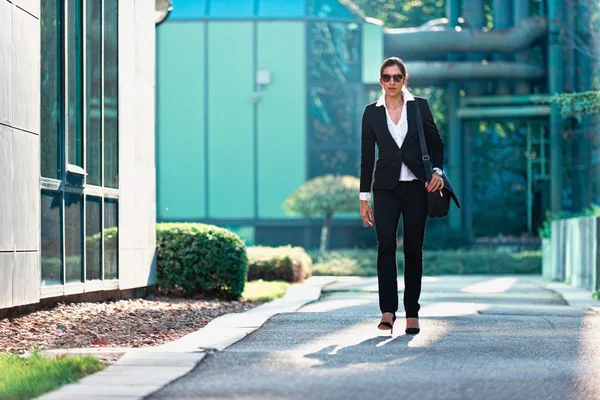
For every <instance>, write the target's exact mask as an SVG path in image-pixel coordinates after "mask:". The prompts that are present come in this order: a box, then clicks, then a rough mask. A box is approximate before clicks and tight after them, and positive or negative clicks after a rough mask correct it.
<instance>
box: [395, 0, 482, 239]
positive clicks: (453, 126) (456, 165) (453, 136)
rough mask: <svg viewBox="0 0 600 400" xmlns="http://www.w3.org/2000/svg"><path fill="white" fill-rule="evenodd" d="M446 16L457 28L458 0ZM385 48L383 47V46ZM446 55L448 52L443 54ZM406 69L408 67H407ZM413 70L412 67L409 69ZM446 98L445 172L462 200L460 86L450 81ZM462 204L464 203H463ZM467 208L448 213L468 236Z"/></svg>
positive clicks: (448, 6) (449, 5)
mask: <svg viewBox="0 0 600 400" xmlns="http://www.w3.org/2000/svg"><path fill="white" fill-rule="evenodd" d="M446 16H447V17H448V25H449V27H450V28H451V29H454V28H455V27H457V26H458V18H459V17H460V3H459V0H449V1H447V3H446ZM384 48H385V45H384ZM445 53H446V54H448V51H446V52H445ZM458 60H459V54H456V53H454V54H452V53H450V54H448V61H449V62H448V63H444V64H454V63H453V62H455V61H458ZM428 65H431V63H428ZM407 68H409V67H408V65H407ZM411 68H413V67H411ZM414 68H415V69H413V71H419V72H417V77H418V74H420V73H422V71H420V70H421V68H419V67H418V66H415V67H414ZM446 95H447V97H448V114H447V115H448V136H449V146H448V147H449V149H450V154H449V155H448V167H447V168H446V169H447V172H448V173H449V174H450V176H452V177H453V181H454V185H453V186H454V190H455V191H456V195H457V197H458V198H459V199H462V198H463V194H464V191H463V189H464V186H465V184H464V157H463V152H462V142H463V141H462V137H461V136H462V135H461V124H460V120H459V119H458V117H457V116H456V109H457V108H458V106H459V99H460V84H459V82H457V81H450V83H448V89H447V94H446ZM463 204H464V203H463ZM467 207H468V206H466V205H464V206H463V207H462V208H461V209H460V210H456V212H454V213H450V215H449V218H450V221H449V222H450V227H451V228H454V229H461V230H463V231H465V228H466V230H467V232H465V233H467V235H470V232H471V226H470V225H468V224H465V220H464V212H463V210H464V209H465V208H467Z"/></svg>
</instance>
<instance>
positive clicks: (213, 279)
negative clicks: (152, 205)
mask: <svg viewBox="0 0 600 400" xmlns="http://www.w3.org/2000/svg"><path fill="white" fill-rule="evenodd" d="M156 241H157V261H156V278H157V283H158V286H159V287H160V288H161V289H162V290H165V291H168V292H174V293H183V294H185V295H194V294H208V295H222V296H224V297H226V298H237V297H239V296H240V295H241V294H242V292H243V290H244V285H245V283H246V274H247V273H248V257H247V255H246V246H245V244H244V242H243V241H242V240H241V239H240V237H239V236H238V235H236V234H235V233H233V232H230V231H228V230H226V229H223V228H219V227H217V226H214V225H205V224H196V223H161V224H157V226H156Z"/></svg>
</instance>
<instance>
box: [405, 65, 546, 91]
mask: <svg viewBox="0 0 600 400" xmlns="http://www.w3.org/2000/svg"><path fill="white" fill-rule="evenodd" d="M406 68H407V70H408V76H409V78H408V79H409V83H411V82H412V83H413V84H415V85H419V86H421V85H435V84H438V83H443V82H444V81H447V80H477V79H517V78H518V79H530V80H539V79H542V78H544V77H545V76H546V71H545V69H544V68H542V67H538V66H534V65H528V64H518V63H510V62H501V61H499V62H490V63H478V62H468V61H462V62H438V61H434V62H420V61H410V62H406Z"/></svg>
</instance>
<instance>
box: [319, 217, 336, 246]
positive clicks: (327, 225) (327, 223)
mask: <svg viewBox="0 0 600 400" xmlns="http://www.w3.org/2000/svg"><path fill="white" fill-rule="evenodd" d="M332 214H333V213H331V212H328V213H326V214H325V220H324V221H323V228H321V246H320V247H319V250H320V251H321V253H323V252H325V251H327V248H328V246H329V235H330V231H331V216H332Z"/></svg>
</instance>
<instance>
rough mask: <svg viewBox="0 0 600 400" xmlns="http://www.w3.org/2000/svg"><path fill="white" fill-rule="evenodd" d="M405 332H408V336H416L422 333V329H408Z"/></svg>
mask: <svg viewBox="0 0 600 400" xmlns="http://www.w3.org/2000/svg"><path fill="white" fill-rule="evenodd" d="M404 332H406V334H407V335H416V334H417V333H419V332H421V328H406V330H405V331H404Z"/></svg>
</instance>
